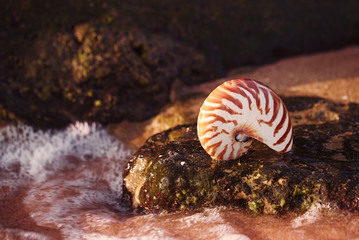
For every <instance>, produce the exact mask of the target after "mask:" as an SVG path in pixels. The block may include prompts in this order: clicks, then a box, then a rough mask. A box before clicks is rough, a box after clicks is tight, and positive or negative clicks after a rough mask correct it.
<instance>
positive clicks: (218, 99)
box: [197, 79, 293, 160]
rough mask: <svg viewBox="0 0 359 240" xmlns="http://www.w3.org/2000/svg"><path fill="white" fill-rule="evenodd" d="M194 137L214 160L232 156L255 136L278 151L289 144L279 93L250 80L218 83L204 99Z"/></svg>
mask: <svg viewBox="0 0 359 240" xmlns="http://www.w3.org/2000/svg"><path fill="white" fill-rule="evenodd" d="M197 132H198V138H199V140H200V142H201V145H202V147H203V148H204V149H205V150H206V152H207V153H208V154H209V155H210V156H211V157H212V158H214V159H216V160H230V159H236V158H239V157H240V156H242V155H243V154H245V153H246V152H247V151H248V148H249V147H250V145H251V143H252V141H253V139H257V140H259V141H261V142H263V143H265V144H266V145H268V146H269V147H270V148H272V149H274V150H276V151H278V152H288V151H290V150H291V149H292V146H293V136H292V124H291V121H290V117H289V114H288V111H287V108H286V107H285V105H284V103H283V102H282V100H281V99H280V98H279V96H278V95H277V94H276V93H275V92H274V91H273V90H272V89H270V88H269V87H267V86H266V85H264V84H262V83H260V82H258V81H255V80H251V79H236V80H230V81H227V82H225V83H223V84H221V85H220V86H218V87H217V88H216V89H215V90H213V92H211V94H210V95H209V96H208V97H207V98H206V100H205V101H204V103H203V105H202V107H201V110H200V112H199V116H198V122H197Z"/></svg>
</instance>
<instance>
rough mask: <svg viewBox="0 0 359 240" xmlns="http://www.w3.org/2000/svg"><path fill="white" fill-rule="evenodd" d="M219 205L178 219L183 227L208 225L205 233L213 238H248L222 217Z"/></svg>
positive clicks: (245, 239) (247, 239)
mask: <svg viewBox="0 0 359 240" xmlns="http://www.w3.org/2000/svg"><path fill="white" fill-rule="evenodd" d="M222 210H223V209H222V208H221V207H217V208H211V209H205V210H204V211H203V212H200V213H195V214H193V215H190V216H187V217H184V218H182V219H180V220H179V221H180V222H181V223H183V228H184V229H186V228H189V229H190V228H191V227H192V226H193V225H203V224H207V225H209V227H208V229H207V233H208V234H209V235H211V236H214V237H215V239H221V240H226V239H234V240H249V239H250V238H249V237H247V236H246V235H244V234H241V233H239V232H238V231H236V230H235V229H234V228H233V227H232V226H231V225H230V224H228V223H227V222H226V221H225V220H224V219H223V217H222V213H221V211H222Z"/></svg>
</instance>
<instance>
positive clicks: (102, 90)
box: [0, 0, 359, 127]
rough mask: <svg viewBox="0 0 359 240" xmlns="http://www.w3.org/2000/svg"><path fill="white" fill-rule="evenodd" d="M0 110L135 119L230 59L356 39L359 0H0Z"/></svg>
mask: <svg viewBox="0 0 359 240" xmlns="http://www.w3.org/2000/svg"><path fill="white" fill-rule="evenodd" d="M0 2H1V6H2V8H1V9H0V21H1V26H0V44H1V48H0V56H1V57H0V72H1V75H0V118H1V119H2V120H6V121H8V120H12V119H19V120H22V121H24V122H26V123H29V124H31V125H34V126H38V127H63V126H65V125H66V124H68V123H69V122H72V121H75V120H90V121H98V122H101V123H104V124H107V123H111V122H119V121H122V120H124V119H126V120H130V121H141V120H144V119H148V118H149V117H152V116H154V115H155V114H157V113H158V111H159V109H160V108H161V107H163V106H164V105H165V104H166V103H168V102H169V101H170V94H171V86H172V85H173V84H177V85H178V84H183V85H189V86H192V85H195V84H198V83H201V82H204V81H209V80H213V79H214V78H216V77H221V76H224V75H225V74H226V73H227V72H228V71H230V70H231V69H232V68H235V67H239V66H248V65H251V66H255V65H260V64H264V63H268V62H273V61H275V60H277V59H280V58H283V57H288V56H295V55H299V54H305V53H313V52H318V51H323V50H329V49H337V48H341V47H344V46H349V45H355V44H358V43H359V31H358V29H359V15H358V14H357V13H358V10H359V1H355V0H348V1H345V2H342V1H324V0H321V1H309V0H300V1H295V2H293V1H284V0H282V1H281V0H276V1H264V0H262V1H249V0H228V1H212V0H197V1H187V0H181V1H179V0H173V1H161V0H121V1H115V0H108V1H89V0H61V1H59V0H53V1H40V0H32V1H30V0H22V1H20V0H15V1H5V0H1V1H0Z"/></svg>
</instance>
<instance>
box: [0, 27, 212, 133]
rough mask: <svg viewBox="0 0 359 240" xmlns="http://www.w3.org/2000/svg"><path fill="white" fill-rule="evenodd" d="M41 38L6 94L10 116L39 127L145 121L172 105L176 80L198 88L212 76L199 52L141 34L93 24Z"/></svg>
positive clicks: (8, 81) (10, 80)
mask: <svg viewBox="0 0 359 240" xmlns="http://www.w3.org/2000/svg"><path fill="white" fill-rule="evenodd" d="M39 35H40V36H38V37H37V38H36V39H35V40H34V43H33V45H32V47H31V48H30V49H29V50H28V52H27V53H26V55H25V56H24V59H23V60H22V61H23V62H22V66H21V67H20V66H19V69H18V71H16V72H12V73H11V74H12V75H11V76H7V77H6V81H4V82H3V83H2V85H1V86H4V87H1V90H0V93H1V94H0V103H2V105H3V107H4V108H5V109H7V110H11V111H12V112H13V113H14V114H15V116H16V117H18V118H19V119H22V120H23V121H24V122H27V123H29V124H32V125H35V126H39V127H63V126H66V125H67V124H68V123H70V122H73V121H76V120H82V121H96V122H100V123H103V124H107V123H113V122H119V121H121V120H124V119H126V120H130V121H142V120H145V119H148V118H150V117H153V116H154V115H156V114H157V113H158V112H159V110H160V109H161V108H162V107H163V106H164V105H165V104H166V103H168V102H169V99H170V90H171V85H172V83H173V82H174V81H175V80H177V81H180V82H182V83H183V84H189V85H191V84H195V83H200V82H202V81H205V80H207V79H209V78H210V76H211V73H213V71H212V68H211V64H209V63H208V61H207V59H206V58H205V56H204V55H203V54H201V53H199V52H197V51H196V49H194V48H193V47H190V46H187V45H185V44H183V43H181V42H179V41H175V40H173V39H171V38H169V37H167V36H164V35H159V34H154V33H147V32H145V31H141V30H139V29H137V28H131V29H119V28H118V27H111V26H110V25H108V24H104V23H101V22H89V23H85V24H80V25H76V26H75V27H74V31H64V32H59V33H56V34H54V33H52V32H42V33H41V34H39Z"/></svg>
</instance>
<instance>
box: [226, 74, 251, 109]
mask: <svg viewBox="0 0 359 240" xmlns="http://www.w3.org/2000/svg"><path fill="white" fill-rule="evenodd" d="M229 82H230V81H229ZM232 85H233V84H230V83H228V82H225V83H223V84H222V85H221V87H222V88H223V89H225V90H226V91H229V92H233V91H235V92H234V93H236V94H240V95H242V97H244V98H246V99H247V101H248V106H249V110H252V109H251V104H252V100H251V99H250V97H248V96H247V94H246V92H245V91H243V90H242V89H240V87H239V86H232ZM238 101H239V100H238ZM241 105H242V103H241Z"/></svg>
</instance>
